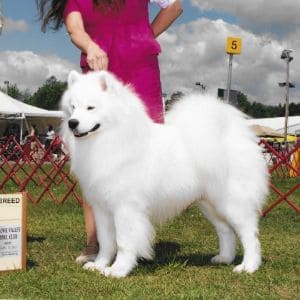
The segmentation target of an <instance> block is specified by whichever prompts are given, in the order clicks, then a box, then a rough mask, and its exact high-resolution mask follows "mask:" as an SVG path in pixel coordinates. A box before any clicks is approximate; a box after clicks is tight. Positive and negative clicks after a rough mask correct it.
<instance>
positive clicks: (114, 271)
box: [103, 266, 129, 278]
mask: <svg viewBox="0 0 300 300" xmlns="http://www.w3.org/2000/svg"><path fill="white" fill-rule="evenodd" d="M128 273H129V272H128V270H127V269H126V270H125V269H120V268H115V267H113V266H112V267H107V268H105V269H104V271H103V274H104V275H105V276H106V277H116V278H122V277H126V276H127V275H128Z"/></svg>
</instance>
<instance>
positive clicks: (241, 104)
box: [0, 76, 300, 118]
mask: <svg viewBox="0 0 300 300" xmlns="http://www.w3.org/2000/svg"><path fill="white" fill-rule="evenodd" d="M66 88H67V83H66V82H64V81H59V80H57V78H56V77H55V76H51V77H50V78H48V79H47V80H46V81H45V82H44V83H43V85H42V86H41V87H40V88H39V89H38V90H37V91H36V92H35V93H33V94H31V93H30V92H29V91H28V90H26V91H21V90H20V89H19V88H18V86H17V85H16V84H12V85H8V86H7V88H3V87H2V88H0V90H1V91H2V92H4V93H6V92H7V93H8V95H9V96H11V97H12V98H15V99H18V100H21V101H23V102H25V103H27V104H30V105H33V106H37V107H40V108H44V109H48V110H59V102H60V99H61V96H62V94H63V92H64V91H65V90H66ZM183 96H184V94H183V93H182V92H181V91H177V92H175V93H173V94H172V95H171V96H170V97H169V98H168V99H166V100H165V103H166V110H168V109H170V107H172V105H173V104H174V103H175V102H177V101H180V99H181V98H182V97H183ZM231 104H232V105H234V106H236V107H237V108H238V109H240V110H241V111H243V112H244V113H245V114H247V115H248V116H250V117H252V118H272V117H283V116H284V114H285V106H284V105H283V104H278V105H267V104H263V103H260V102H250V101H249V100H248V98H247V96H246V95H244V94H243V93H238V95H237V98H236V100H235V101H234V103H231ZM289 115H290V116H296V115H300V103H290V105H289Z"/></svg>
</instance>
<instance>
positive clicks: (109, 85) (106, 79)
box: [98, 71, 122, 93]
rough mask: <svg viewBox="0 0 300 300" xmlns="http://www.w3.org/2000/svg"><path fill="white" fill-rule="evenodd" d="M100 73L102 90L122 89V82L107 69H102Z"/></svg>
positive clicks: (117, 90) (116, 90)
mask: <svg viewBox="0 0 300 300" xmlns="http://www.w3.org/2000/svg"><path fill="white" fill-rule="evenodd" d="M98 74H99V75H98V76H99V77H98V78H99V83H100V87H101V90H102V91H113V92H115V93H118V92H119V91H120V89H121V87H122V84H121V82H119V80H118V79H117V78H116V77H115V76H114V75H113V74H111V73H109V72H107V71H100V72H99V73H98Z"/></svg>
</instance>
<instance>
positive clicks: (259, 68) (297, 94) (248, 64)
mask: <svg viewBox="0 0 300 300" xmlns="http://www.w3.org/2000/svg"><path fill="white" fill-rule="evenodd" d="M228 36H240V37H241V38H242V40H243V51H242V54H241V55H237V56H235V57H234V64H233V78H232V88H233V89H237V90H240V91H241V92H243V93H245V94H246V95H248V98H249V100H252V101H254V100H255V101H261V102H264V103H268V104H271V103H272V104H278V103H279V102H281V103H283V98H284V90H283V89H281V88H279V87H278V82H281V81H285V64H284V61H283V60H281V59H280V55H281V52H282V50H283V49H284V48H286V47H288V46H289V48H291V44H292V42H291V41H295V42H293V47H294V48H295V50H298V51H296V52H295V61H299V60H300V57H299V53H300V42H299V32H295V33H291V34H290V35H289V37H288V39H287V40H286V41H280V40H276V39H270V37H269V36H268V35H255V34H254V33H252V32H250V31H248V30H245V29H242V28H240V27H239V26H237V25H232V24H228V23H226V22H224V21H223V20H216V21H211V20H209V19H199V20H197V21H194V22H192V23H189V24H185V25H181V26H179V27H178V28H176V31H175V29H173V31H169V32H167V33H165V34H163V35H162V36H161V38H160V42H161V45H162V48H163V53H162V54H161V56H160V63H161V74H162V82H163V90H164V92H166V93H167V94H170V93H172V92H174V87H176V90H183V91H188V90H195V89H196V88H197V86H195V82H201V83H203V84H205V85H206V86H207V88H208V91H209V92H210V93H213V94H216V93H217V88H219V87H221V88H225V87H226V82H227V72H228V55H227V54H226V53H225V43H226V38H227V37H228ZM297 37H298V38H297ZM297 53H298V54H297ZM296 55H298V57H297V56H296ZM295 61H293V62H292V63H291V80H292V81H293V82H295V81H296V82H299V81H300V65H299V64H295ZM291 100H292V101H294V102H299V101H300V91H299V90H297V89H295V90H293V91H291Z"/></svg>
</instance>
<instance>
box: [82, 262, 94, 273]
mask: <svg viewBox="0 0 300 300" xmlns="http://www.w3.org/2000/svg"><path fill="white" fill-rule="evenodd" d="M83 268H84V269H85V270H90V271H96V270H97V265H96V264H95V262H94V261H89V262H87V263H85V264H84V265H83Z"/></svg>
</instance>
